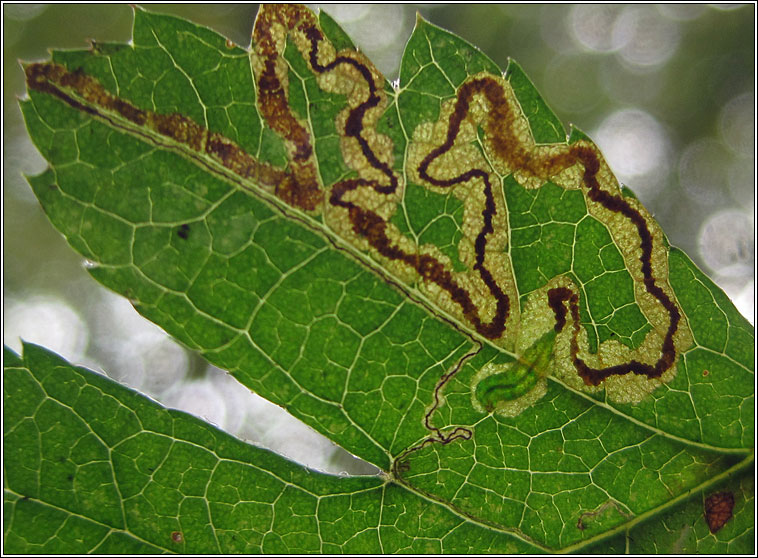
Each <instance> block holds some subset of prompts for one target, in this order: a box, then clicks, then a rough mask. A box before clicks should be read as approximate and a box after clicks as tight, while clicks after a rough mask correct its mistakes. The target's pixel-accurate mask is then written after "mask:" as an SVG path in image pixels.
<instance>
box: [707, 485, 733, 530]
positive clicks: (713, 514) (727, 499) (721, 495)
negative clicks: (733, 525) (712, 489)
mask: <svg viewBox="0 0 758 558" xmlns="http://www.w3.org/2000/svg"><path fill="white" fill-rule="evenodd" d="M733 509H734V494H732V493H731V492H716V493H715V494H711V495H710V496H708V498H706V499H705V521H706V523H708V529H710V530H711V533H717V532H718V531H719V530H720V529H721V528H722V527H723V526H724V524H725V523H726V522H727V521H729V520H730V519H731V518H732V510H733Z"/></svg>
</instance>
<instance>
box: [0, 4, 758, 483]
mask: <svg viewBox="0 0 758 558" xmlns="http://www.w3.org/2000/svg"><path fill="white" fill-rule="evenodd" d="M146 7H147V8H148V9H150V10H152V11H157V12H163V13H171V14H175V15H179V16H182V17H184V18H187V19H190V20H192V21H195V22H197V23H201V24H203V25H206V26H209V27H211V28H213V29H215V30H216V31H218V32H219V33H222V34H224V35H226V36H227V37H229V38H230V39H231V40H233V41H234V42H236V43H237V44H240V45H244V46H246V45H249V43H250V38H249V37H250V32H251V29H252V25H253V21H254V17H255V14H256V12H257V5H249V4H235V5H224V4H213V5H204V4H193V5H180V4H169V5H163V4H152V5H146ZM324 9H325V10H326V11H328V12H329V13H330V14H331V15H332V16H334V17H335V18H336V19H337V20H338V21H340V22H341V23H342V24H343V25H344V27H345V29H346V30H347V31H348V33H349V34H350V35H351V36H352V37H353V39H354V40H355V42H356V43H357V44H358V45H360V47H361V48H362V49H363V50H364V51H365V52H366V53H367V54H368V55H369V57H370V58H371V59H372V60H374V61H375V62H376V63H377V66H378V67H379V68H380V70H382V71H383V72H385V74H386V75H387V77H388V78H389V79H395V78H396V77H397V75H398V65H399V62H400V58H401V55H402V48H403V45H404V44H405V41H406V40H407V37H408V36H409V35H410V33H411V31H412V28H413V24H414V21H415V13H416V11H418V12H419V13H420V14H421V15H422V16H423V17H424V18H426V19H428V20H430V21H431V22H433V23H435V24H437V25H439V26H441V27H444V28H446V29H449V30H451V31H453V32H455V33H457V34H458V35H460V36H462V37H463V38H465V39H467V40H468V41H470V42H471V43H473V44H475V45H477V46H478V47H479V48H481V49H482V50H483V51H484V52H485V53H487V54H488V55H489V56H490V57H491V58H492V59H493V60H494V61H495V62H497V63H498V64H499V65H500V66H501V68H505V67H506V65H507V61H508V57H511V58H513V59H515V60H517V61H518V62H519V63H520V64H521V66H522V67H523V68H524V70H525V71H526V72H527V74H528V75H529V76H530V77H531V79H532V81H533V82H534V83H535V85H536V86H537V88H538V90H539V91H540V92H541V93H542V94H543V96H544V97H545V99H546V100H547V102H548V104H549V105H550V106H551V107H552V108H553V110H554V111H555V112H556V114H557V115H558V116H559V117H560V118H561V120H562V121H563V122H564V124H566V125H568V123H569V122H571V123H574V124H575V125H576V126H578V127H579V128H580V129H582V130H583V131H585V132H586V133H588V134H589V135H590V137H592V138H593V139H594V140H595V141H596V142H597V143H598V145H599V146H600V147H601V149H602V150H603V152H604V154H605V155H606V158H607V159H608V161H609V163H610V165H611V167H612V168H613V169H614V171H615V172H616V174H617V176H618V177H619V179H620V180H621V181H622V182H623V183H625V184H627V185H628V186H630V187H631V188H632V190H634V191H635V192H636V193H637V195H638V196H639V198H640V199H641V200H642V202H643V203H644V204H645V205H646V207H647V208H648V209H649V210H650V211H651V212H652V213H653V214H654V215H655V217H656V218H657V219H658V221H659V222H660V224H661V226H662V227H663V230H664V231H665V233H666V234H667V235H668V238H669V240H670V242H671V243H672V244H674V245H676V246H679V247H681V248H683V249H684V250H685V251H686V252H687V253H688V254H689V255H690V256H691V257H692V258H693V260H695V262H696V263H697V264H698V265H699V266H700V267H702V268H703V269H704V271H706V272H707V273H709V274H710V275H711V277H713V278H714V280H715V281H716V282H717V283H718V284H720V285H721V286H722V287H723V288H724V289H725V290H726V291H727V293H728V294H729V295H730V296H731V297H732V299H733V300H734V301H735V303H736V304H737V306H738V308H739V309H740V310H741V311H742V312H743V314H745V315H746V316H747V317H748V319H750V320H751V321H752V320H753V313H754V305H755V303H754V300H755V299H754V268H755V217H754V207H755V203H754V197H755V184H756V183H755V89H754V84H755V4H743V5H735V4H728V5H727V4H721V5H714V6H706V5H685V4H667V5H661V6H654V5H616V4H613V5H611V4H604V5H597V6H595V5H588V4H580V5H570V4H562V5H550V6H548V5H472V4H466V5H453V4H448V5H429V4H420V5H397V4H394V5H393V4H390V5H368V4H366V5H343V4H340V5H326V6H325V7H324ZM131 24H132V9H131V8H130V7H129V6H128V5H95V4H86V5H63V4H57V5H43V4H7V3H6V4H3V57H4V58H3V69H4V72H3V114H4V122H3V132H4V138H3V185H4V188H3V233H4V241H3V265H4V281H3V295H4V298H3V310H4V318H3V337H4V341H5V343H6V344H9V345H10V346H11V347H14V348H16V350H18V347H19V346H20V344H19V341H18V339H19V337H23V338H24V339H27V340H30V341H34V342H38V343H41V344H44V345H46V346H48V347H50V348H51V349H53V350H56V351H58V352H60V353H61V354H62V355H63V356H64V357H66V358H68V359H70V360H72V361H74V362H75V363H78V364H85V365H88V366H90V367H92V368H95V369H100V370H107V371H108V374H109V375H111V376H112V377H114V378H116V379H118V380H120V381H122V382H124V383H127V384H129V385H131V386H133V387H135V388H138V389H140V390H141V391H143V392H145V393H148V394H150V395H152V396H153V397H155V398H157V399H159V400H160V401H162V402H164V403H165V404H167V405H170V406H173V407H179V408H185V409H187V410H191V411H192V412H194V413H195V414H198V415H201V416H205V417H207V418H208V419H210V420H211V421H212V422H214V423H215V424H217V425H219V426H221V427H222V428H225V429H226V430H228V431H230V432H232V433H235V434H237V435H238V436H241V437H243V438H247V439H250V440H252V441H254V442H256V443H258V444H262V445H267V446H269V447H273V448H274V449H277V451H280V452H283V453H285V454H286V455H289V456H291V457H293V458H295V459H298V460H300V461H301V462H307V463H309V464H311V465H312V466H315V467H317V468H319V469H322V470H323V469H326V470H333V471H336V472H339V471H347V472H351V473H358V472H367V471H370V468H368V467H366V466H365V465H363V464H361V463H359V462H357V461H355V460H354V459H352V457H351V456H349V455H347V454H346V453H345V452H342V451H341V450H338V449H336V448H335V447H334V446H333V445H331V444H330V443H329V442H328V441H326V440H325V439H322V438H319V437H314V438H313V440H314V441H313V442H312V445H310V446H308V445H307V444H304V443H303V436H305V435H306V434H310V432H309V431H308V430H307V428H306V427H304V426H302V425H300V424H299V423H298V422H297V421H294V422H292V421H291V420H290V419H289V417H288V416H287V415H286V413H285V414H281V413H279V412H278V411H280V410H279V409H278V408H276V407H274V406H272V405H270V404H268V403H266V402H263V401H261V400H259V399H256V398H255V397H254V396H252V395H251V394H249V393H248V392H247V391H246V390H245V389H244V388H241V387H240V386H239V385H238V384H237V383H236V382H234V381H233V380H231V379H230V378H229V377H228V376H226V375H225V374H222V373H220V372H218V371H217V370H213V369H209V368H208V367H206V365H205V364H204V363H203V362H202V361H201V360H200V359H198V358H197V357H195V356H193V355H191V354H189V353H188V352H186V351H184V349H182V348H181V347H178V346H177V345H176V344H175V343H173V341H171V340H170V339H168V338H167V337H166V336H165V335H164V334H163V333H162V332H161V331H160V330H159V329H158V328H156V327H155V326H153V325H151V324H149V323H147V322H145V321H144V320H142V319H141V318H140V317H139V316H138V315H137V314H136V313H135V312H134V310H133V309H132V308H131V306H130V305H129V304H128V303H127V302H126V301H124V300H122V299H120V298H119V297H116V296H115V295H113V294H111V293H109V292H107V291H106V290H105V289H104V288H101V287H99V286H98V285H97V284H96V283H95V282H94V281H93V280H92V279H90V278H89V276H88V275H87V273H86V271H85V263H84V262H83V261H82V258H81V257H79V256H78V255H76V254H75V253H74V252H73V251H72V250H71V249H70V248H69V247H68V246H67V245H66V243H65V242H64V241H63V239H62V237H61V236H60V235H59V234H58V233H57V232H56V231H55V230H54V229H53V228H52V226H51V225H50V224H49V223H48V221H47V219H46V218H45V216H44V214H43V212H42V210H41V208H40V206H39V204H38V203H37V202H36V200H35V198H34V196H33V195H32V193H31V190H30V188H29V187H28V185H27V184H26V182H25V180H24V179H23V177H22V174H37V173H39V172H40V171H42V170H43V169H44V168H45V162H44V160H43V159H42V158H41V157H40V156H39V154H38V153H37V152H36V150H35V149H34V147H33V145H32V144H31V142H30V141H29V139H28V136H27V135H26V132H25V129H24V125H23V122H22V120H21V116H20V112H19V110H18V106H17V98H18V97H21V96H23V95H24V91H25V87H24V82H23V73H22V71H21V69H20V66H19V64H18V62H17V61H18V60H19V59H20V60H25V61H30V60H42V59H46V58H47V57H48V49H50V48H87V46H88V43H87V39H88V38H92V39H96V40H98V41H123V42H126V41H128V40H129V39H130V36H131ZM272 430H276V431H277V434H276V436H274V435H273V434H271V432H272ZM283 432H287V434H283Z"/></svg>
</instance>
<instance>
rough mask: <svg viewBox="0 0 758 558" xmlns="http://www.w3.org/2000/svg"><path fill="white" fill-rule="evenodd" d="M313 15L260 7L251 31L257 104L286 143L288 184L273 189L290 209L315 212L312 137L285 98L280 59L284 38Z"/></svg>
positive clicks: (318, 193)
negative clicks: (289, 175) (289, 174)
mask: <svg viewBox="0 0 758 558" xmlns="http://www.w3.org/2000/svg"><path fill="white" fill-rule="evenodd" d="M313 24H315V20H314V17H313V14H312V13H311V12H310V11H309V10H307V9H304V8H302V7H301V6H293V5H281V6H270V5H264V6H261V7H260V9H259V10H258V16H257V17H256V19H255V26H254V27H253V43H254V44H253V48H254V56H253V59H252V60H253V69H254V71H255V73H256V75H257V81H256V86H257V102H258V108H259V110H260V113H261V116H262V117H263V119H264V120H265V122H266V124H267V125H268V126H269V127H270V128H271V129H272V130H273V131H274V132H276V133H277V134H278V135H279V136H280V137H281V138H282V139H284V140H285V142H286V144H287V148H288V155H289V161H290V169H291V171H292V174H291V180H288V181H283V182H282V183H281V184H279V185H277V187H276V190H275V191H276V195H277V196H278V197H279V198H281V199H282V200H284V201H285V202H286V203H288V204H289V205H292V206H294V207H299V208H301V209H304V210H306V211H314V210H316V209H317V208H318V206H319V205H320V204H321V202H322V200H323V192H322V189H321V187H320V185H319V179H318V171H317V170H316V162H315V157H314V153H313V146H312V145H311V135H310V132H309V131H308V130H307V129H306V127H305V125H304V124H302V123H301V122H300V121H299V120H298V119H297V118H296V117H295V115H294V114H293V113H292V110H291V109H290V106H289V100H288V98H287V92H286V87H287V82H286V79H287V71H288V69H287V66H286V64H285V63H284V61H283V60H282V59H281V57H280V54H279V53H280V48H283V45H284V41H285V40H286V37H287V35H288V34H289V33H290V31H292V30H293V29H295V28H296V27H298V26H302V25H313Z"/></svg>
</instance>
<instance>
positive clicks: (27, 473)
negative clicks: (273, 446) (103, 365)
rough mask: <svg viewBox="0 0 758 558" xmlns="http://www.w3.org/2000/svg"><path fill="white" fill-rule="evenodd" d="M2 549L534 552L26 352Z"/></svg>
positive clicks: (20, 366)
mask: <svg viewBox="0 0 758 558" xmlns="http://www.w3.org/2000/svg"><path fill="white" fill-rule="evenodd" d="M4 389H5V394H6V398H5V424H4V436H5V455H6V457H5V464H6V467H7V469H8V470H7V474H6V477H5V548H4V550H5V552H8V553H23V554H33V553H72V552H73V553H82V554H83V553H88V552H94V553H97V554H108V553H145V552H146V553H160V552H182V553H222V554H231V553H258V552H266V553H288V554H297V553H302V552H324V553H331V552H347V553H354V554H360V553H380V552H382V551H384V552H397V551H405V552H408V551H412V552H418V553H424V552H466V551H467V550H468V549H470V548H487V549H490V550H491V551H492V552H496V553H513V552H518V551H529V550H530V549H531V548H532V547H531V546H530V545H527V544H525V543H524V542H522V541H519V540H517V539H515V538H514V537H512V536H509V535H505V534H502V533H497V532H495V531H492V530H490V529H487V528H485V527H482V526H480V525H476V524H475V523H472V522H471V521H469V520H467V519H466V518H462V517H460V516H457V515H455V514H454V513H452V512H451V511H450V510H448V509H447V508H446V507H445V506H443V505H440V504H436V503H430V502H428V501H427V500H424V499H422V498H421V497H419V496H418V495H417V494H414V493H412V492H411V491H409V490H407V489H406V488H404V487H402V486H399V485H397V484H394V483H392V482H389V479H388V478H386V477H355V478H348V477H341V476H332V475H326V474H323V473H318V472H315V471H310V470H308V469H305V468H303V467H302V466H300V465H297V464H294V463H292V462H290V461H287V460H286V459H284V458H282V457H280V456H278V455H276V454H273V453H271V452H270V451H267V450H263V449H260V448H257V447H254V446H251V445H248V444H245V443H243V442H241V441H240V440H237V439H235V438H234V437H232V436H230V435H229V434H226V433H224V432H221V431H219V430H217V429H216V428H214V427H212V426H210V425H208V424H206V423H204V422H202V421H200V420H199V419H196V418H194V417H192V416H190V415H187V414H186V413H182V412H179V411H171V410H168V409H164V408H162V407H160V406H159V405H157V404H156V403H155V402H153V401H151V400H150V399H148V398H147V397H144V396H142V395H139V394H136V393H134V392H132V391H130V390H128V389H126V388H124V387H123V386H121V385H119V384H117V383H115V382H113V381H112V380H110V379H108V378H105V377H103V376H100V375H98V374H96V373H94V372H91V371H89V370H86V369H84V368H78V367H75V366H71V365H70V364H69V363H67V362H65V361H64V360H62V359H61V358H60V357H58V356H57V355H54V354H53V353H50V352H48V351H46V350H45V349H42V348H41V347H38V346H35V345H31V344H25V345H24V353H23V357H22V358H19V357H17V356H16V355H15V354H13V353H12V352H11V351H9V350H8V349H6V367H5V375H4Z"/></svg>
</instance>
